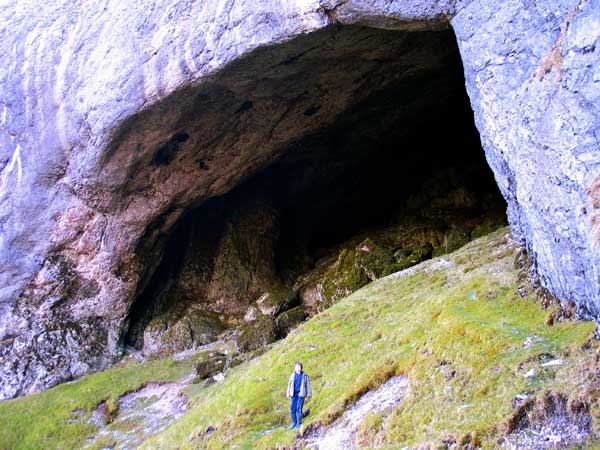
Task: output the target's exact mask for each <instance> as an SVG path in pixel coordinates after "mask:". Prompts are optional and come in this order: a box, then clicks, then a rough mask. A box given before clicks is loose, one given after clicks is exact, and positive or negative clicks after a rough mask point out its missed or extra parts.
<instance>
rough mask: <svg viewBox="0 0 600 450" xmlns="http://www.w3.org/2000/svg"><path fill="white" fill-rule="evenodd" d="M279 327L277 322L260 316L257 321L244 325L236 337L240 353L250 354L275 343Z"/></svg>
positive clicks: (236, 345)
mask: <svg viewBox="0 0 600 450" xmlns="http://www.w3.org/2000/svg"><path fill="white" fill-rule="evenodd" d="M276 339H277V327H276V326H275V321H274V320H273V319H272V318H271V317H268V316H260V317H258V318H257V319H256V320H254V321H252V322H250V323H248V324H246V325H242V326H241V327H240V329H239V330H238V333H237V335H236V336H235V337H234V344H235V347H236V349H237V350H238V351H239V352H243V353H246V352H250V351H253V350H257V349H259V348H261V347H264V346H265V345H268V344H270V343H272V342H275V340H276Z"/></svg>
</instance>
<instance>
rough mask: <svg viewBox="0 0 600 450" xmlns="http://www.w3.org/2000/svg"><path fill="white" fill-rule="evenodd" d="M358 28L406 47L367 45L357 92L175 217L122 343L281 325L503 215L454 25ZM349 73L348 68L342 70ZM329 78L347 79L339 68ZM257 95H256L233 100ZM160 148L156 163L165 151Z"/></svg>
mask: <svg viewBox="0 0 600 450" xmlns="http://www.w3.org/2000/svg"><path fill="white" fill-rule="evenodd" d="M361 33H366V35H367V36H371V37H372V35H377V36H383V37H384V40H385V42H386V43H389V42H394V39H399V40H400V41H401V42H402V44H401V45H400V46H399V47H401V48H404V50H402V52H401V53H396V54H394V55H392V56H393V57H390V58H381V51H379V49H378V48H374V49H373V52H372V54H371V55H370V54H369V53H368V52H367V53H366V54H367V56H366V57H365V58H366V59H367V60H368V62H369V64H370V65H371V66H370V67H372V70H370V71H367V72H366V76H365V74H364V73H363V74H362V77H361V80H360V84H357V83H356V82H355V84H354V86H352V89H354V90H355V91H356V92H357V94H356V99H357V100H356V101H355V102H350V104H349V106H348V107H347V108H345V109H344V110H343V111H341V112H340V113H338V114H336V115H335V117H334V119H333V120H330V121H325V120H324V121H323V124H322V127H317V129H315V130H310V131H309V132H306V133H301V134H300V135H299V136H298V137H297V138H295V139H294V140H293V141H292V142H289V143H287V144H286V145H285V146H284V147H282V148H281V149H279V150H278V151H277V154H276V157H273V158H271V160H270V161H269V163H268V164H265V165H263V166H262V167H260V168H259V169H257V170H256V171H255V172H254V173H252V174H251V175H248V176H245V177H244V179H243V181H241V182H240V183H238V184H237V185H236V186H235V187H234V188H233V189H231V190H229V191H228V192H226V193H225V194H223V195H220V196H217V197H213V198H210V199H208V200H206V201H205V202H203V203H202V204H201V205H199V206H195V207H193V208H190V209H189V210H188V211H187V212H186V213H185V214H184V215H183V216H182V217H181V218H180V219H179V221H178V222H177V224H176V225H175V226H174V227H172V228H171V230H170V232H169V233H168V236H164V237H163V239H164V242H165V245H164V246H163V249H162V250H161V258H159V259H157V261H158V262H155V263H153V264H150V263H149V264H148V265H152V267H153V270H151V271H150V272H151V273H150V276H148V277H147V281H145V282H143V283H140V288H139V291H138V293H137V295H136V298H135V300H134V302H133V303H132V306H131V309H130V313H129V316H128V320H127V326H126V333H125V334H124V344H125V345H128V346H132V347H135V348H138V349H143V350H144V352H145V353H147V354H154V353H160V352H175V351H180V350H185V349H188V348H191V347H194V346H198V345H202V344H205V343H208V342H210V341H211V340H214V339H215V338H216V336H218V335H219V334H220V333H221V332H223V330H226V329H229V328H231V327H234V328H235V327H238V328H239V327H240V326H246V325H247V324H252V323H255V322H257V321H260V320H263V321H264V320H268V321H269V323H270V324H274V328H273V332H272V333H271V334H272V335H273V336H276V335H279V336H283V335H285V334H286V333H287V332H289V329H290V327H292V326H293V323H294V322H299V321H301V320H303V319H304V318H305V317H307V316H310V315H313V314H315V313H317V312H319V311H321V310H323V309H325V308H326V307H328V306H329V305H331V304H333V303H334V302H335V301H337V300H339V299H340V298H342V297H344V296H346V295H348V294H349V293H351V292H353V291H354V290H356V289H358V288H360V287H361V286H364V285H365V284H367V283H369V282H371V281H373V280H374V279H377V278H379V277H381V276H384V275H387V274H389V273H392V272H394V271H396V270H401V269H403V268H406V267H409V266H410V265H413V264H416V263H418V262H420V261H422V260H424V259H427V258H431V257H434V256H438V255H441V254H444V253H447V252H450V251H453V250H455V249H456V248H458V247H460V246H461V245H463V244H465V243H466V242H468V241H469V240H471V239H473V238H475V237H478V236H481V235H483V234H485V233H487V232H491V231H493V230H494V229H496V228H498V227H500V226H502V225H504V224H505V223H506V215H505V210H506V204H505V202H504V199H503V198H502V196H501V195H500V192H499V191H498V188H497V186H496V183H495V180H494V178H493V174H492V172H491V170H490V168H489V167H488V165H487V162H486V160H485V155H484V152H483V150H482V147H481V142H480V139H479V135H478V132H477V129H476V127H475V124H474V119H473V112H472V110H471V107H470V103H469V99H468V96H467V93H466V90H465V80H464V76H463V68H462V63H461V59H460V55H459V51H458V47H457V45H456V41H455V38H454V35H453V33H452V31H450V30H446V31H418V32H417V31H413V32H395V31H382V30H371V31H369V30H364V29H363V30H361ZM369 33H372V35H371V34H369ZM338 38H339V39H343V33H341V34H340V35H338ZM378 42H379V41H378V40H377V39H372V45H377V44H378ZM415 45H418V46H419V48H420V49H421V50H422V51H421V53H419V52H417V53H415V51H414V48H413V47H414V46H415ZM311 51H313V52H316V51H318V49H317V50H315V48H314V47H313V48H311ZM399 54H401V55H405V56H403V57H404V59H402V58H401V57H400V60H399V56H398V55H399ZM369 55H370V56H369ZM301 56H302V54H301ZM298 58H300V56H299V57H298ZM298 58H296V59H294V58H290V59H289V61H288V64H295V63H296V61H297V60H298ZM363 59H364V58H363ZM356 64H359V62H357V63H356ZM320 70H323V71H329V72H330V73H331V74H333V75H334V76H333V77H330V79H331V80H335V79H336V78H335V73H336V70H344V67H343V66H340V67H336V61H327V60H325V61H322V67H321V69H320ZM312 75H313V74H311V73H305V74H304V76H305V77H311V76H312ZM258 76H260V74H259V75H258ZM346 78H347V77H345V76H344V74H342V73H340V83H342V82H344V83H346V82H347V80H346ZM321 89H323V90H327V91H328V92H331V91H335V90H336V89H340V91H343V90H344V89H346V88H345V87H341V86H336V85H335V82H333V84H331V85H329V86H321ZM361 90H363V91H364V90H367V91H368V92H369V93H368V95H360V92H361ZM263 95H266V94H265V93H263ZM277 96H278V93H276V92H274V93H273V102H276V101H277V100H276V99H277ZM327 101H331V99H330V98H329V99H328V98H319V97H318V96H316V97H315V98H314V99H313V100H311V101H310V102H309V103H306V104H304V105H303V106H302V109H301V112H300V114H301V115H302V119H305V118H307V117H318V116H319V114H320V113H321V111H323V110H324V109H327V108H328V105H327V103H326V102H327ZM306 105H308V107H307V106H306ZM256 106H257V105H256V104H255V103H253V102H252V101H250V100H247V101H245V102H244V103H242V105H241V107H240V108H238V110H237V111H238V113H240V114H243V113H246V112H248V111H252V110H253V109H258V108H256ZM254 114H261V112H260V110H259V111H254ZM262 120H263V122H264V123H268V122H269V118H263V119H262ZM298 120H300V119H298ZM265 126H267V125H265ZM179 136H180V138H181V139H180V141H181V142H185V141H186V140H187V139H188V137H189V136H188V135H187V134H186V135H184V134H180V135H179ZM184 136H185V139H184V138H183V137H184ZM178 142H179V141H178ZM162 150H163V151H161V152H158V153H157V155H158V158H159V159H158V162H157V164H158V163H160V164H161V165H164V164H169V157H168V152H167V151H166V150H164V149H162ZM264 323H266V322H261V324H262V325H261V326H263V327H264ZM269 326H271V325H269ZM267 328H268V326H267ZM248 345H249V346H250V347H249V348H250V349H251V347H252V344H248Z"/></svg>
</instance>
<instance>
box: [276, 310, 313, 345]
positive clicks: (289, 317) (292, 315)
mask: <svg viewBox="0 0 600 450" xmlns="http://www.w3.org/2000/svg"><path fill="white" fill-rule="evenodd" d="M307 317H308V313H307V312H306V310H305V309H304V307H302V306H296V307H295V308H292V309H288V310H287V311H284V312H282V313H281V314H279V315H278V316H277V318H276V319H275V324H276V325H277V330H278V332H279V336H281V337H282V338H284V337H286V336H287V335H288V334H289V333H290V331H292V330H293V329H294V328H296V327H297V326H298V325H300V324H301V323H302V322H304V321H305V320H306V318H307Z"/></svg>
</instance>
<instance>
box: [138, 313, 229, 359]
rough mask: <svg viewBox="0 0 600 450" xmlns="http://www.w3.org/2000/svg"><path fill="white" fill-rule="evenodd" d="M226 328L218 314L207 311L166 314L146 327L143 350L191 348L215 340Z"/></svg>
mask: <svg viewBox="0 0 600 450" xmlns="http://www.w3.org/2000/svg"><path fill="white" fill-rule="evenodd" d="M224 329H225V328H224V326H223V324H222V323H221V322H220V321H219V319H218V318H217V317H215V316H214V315H210V314H207V313H206V312H202V311H189V312H188V313H186V314H185V315H184V316H183V317H180V318H176V319H175V318H172V317H170V316H169V315H167V314H165V315H162V316H158V317H156V318H155V319H153V320H152V321H151V322H150V323H149V324H148V326H147V327H146V328H145V330H144V334H143V342H144V343H143V348H142V350H143V352H144V354H145V355H155V354H159V353H173V352H180V351H183V350H189V349H192V348H195V347H198V346H201V345H205V344H208V343H210V342H213V341H215V340H216V339H217V337H218V336H219V334H220V333H222V332H223V330H224Z"/></svg>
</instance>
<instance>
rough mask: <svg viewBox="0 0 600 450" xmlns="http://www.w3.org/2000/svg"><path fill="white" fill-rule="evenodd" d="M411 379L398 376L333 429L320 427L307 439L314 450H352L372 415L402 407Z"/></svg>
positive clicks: (350, 409)
mask: <svg viewBox="0 0 600 450" xmlns="http://www.w3.org/2000/svg"><path fill="white" fill-rule="evenodd" d="M408 388H409V383H408V378H406V377H403V376H395V377H392V378H390V379H389V380H388V381H386V382H385V383H384V384H382V385H381V386H380V387H379V388H377V389H375V390H372V391H370V392H367V393H366V394H364V395H363V396H362V397H361V398H360V399H359V400H358V401H357V402H356V403H355V404H354V405H352V406H350V407H348V409H346V411H345V412H344V413H343V414H342V416H341V417H340V418H339V419H337V420H336V421H335V422H334V423H333V424H332V425H330V426H327V427H320V428H318V429H317V430H316V431H315V432H314V433H312V434H310V435H309V436H307V437H306V438H305V439H304V444H305V446H306V448H308V449H312V450H351V449H353V448H354V444H353V442H352V441H353V437H354V434H355V433H356V431H357V430H358V428H359V427H360V425H361V423H362V422H363V420H364V419H365V418H366V417H367V416H368V415H369V414H382V413H385V412H386V411H389V410H391V409H392V408H394V407H395V406H398V405H399V404H400V402H402V400H403V399H404V397H405V396H406V394H407V392H408Z"/></svg>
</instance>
